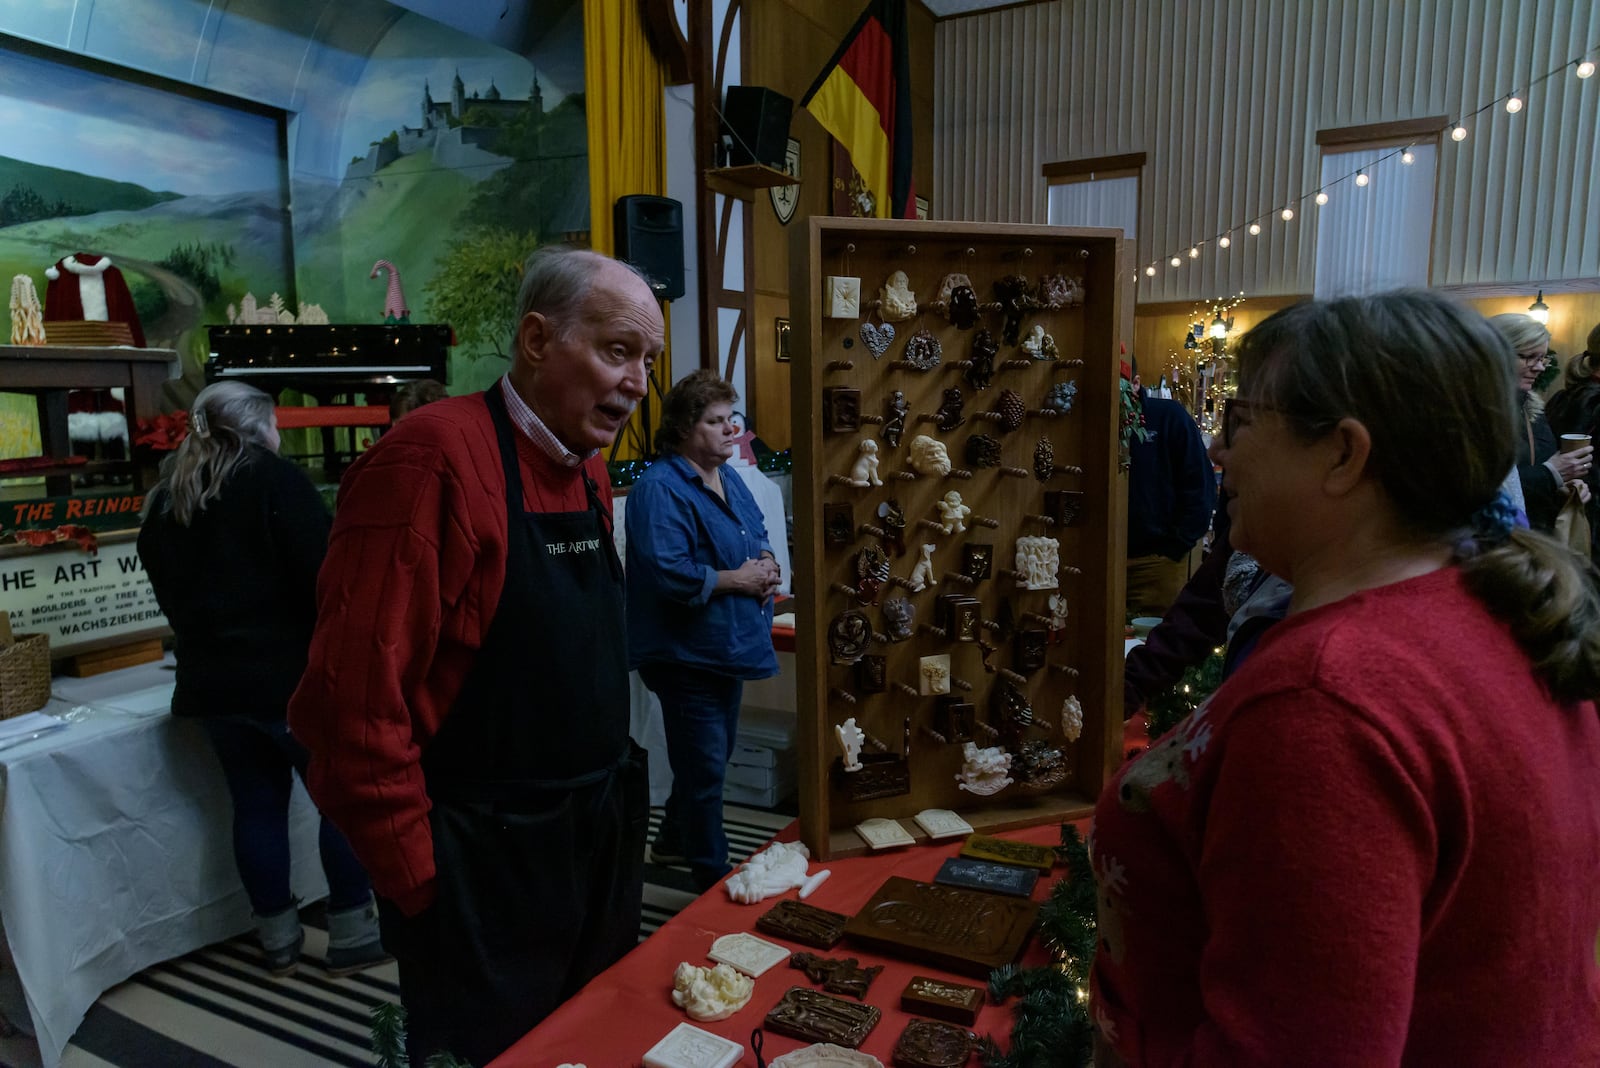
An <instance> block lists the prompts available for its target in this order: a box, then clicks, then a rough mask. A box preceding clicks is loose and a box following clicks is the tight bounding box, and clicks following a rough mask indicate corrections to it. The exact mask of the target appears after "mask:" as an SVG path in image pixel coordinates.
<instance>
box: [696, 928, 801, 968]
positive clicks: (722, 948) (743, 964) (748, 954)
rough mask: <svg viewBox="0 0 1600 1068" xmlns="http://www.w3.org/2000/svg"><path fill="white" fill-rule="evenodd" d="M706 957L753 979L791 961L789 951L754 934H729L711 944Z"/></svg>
mask: <svg viewBox="0 0 1600 1068" xmlns="http://www.w3.org/2000/svg"><path fill="white" fill-rule="evenodd" d="M706 956H708V957H710V958H711V959H712V960H714V961H716V962H717V963H718V964H726V965H727V966H728V967H730V968H737V969H738V970H739V971H741V972H744V974H746V975H748V976H749V977H750V978H752V979H759V978H761V976H762V974H763V973H765V972H767V971H769V970H771V969H772V968H775V967H777V966H778V965H780V964H782V963H783V962H784V961H786V960H788V959H789V951H788V950H787V949H784V948H783V947H782V946H780V945H775V944H774V943H772V942H768V941H767V940H766V939H765V938H757V937H756V936H755V935H753V934H743V933H740V934H727V935H723V936H722V937H720V938H718V939H717V940H716V941H715V942H712V943H711V952H709V953H707V954H706Z"/></svg>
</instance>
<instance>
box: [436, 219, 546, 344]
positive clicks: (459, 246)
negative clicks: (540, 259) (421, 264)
mask: <svg viewBox="0 0 1600 1068" xmlns="http://www.w3.org/2000/svg"><path fill="white" fill-rule="evenodd" d="M538 245H539V237H538V235H537V234H535V233H533V232H531V231H514V230H506V229H502V228H499V227H492V226H481V227H476V228H474V229H472V230H468V231H467V232H466V233H465V234H464V235H463V236H462V237H461V238H460V239H458V240H456V241H454V242H452V243H451V244H450V247H449V248H448V249H447V250H446V252H445V255H444V258H443V259H442V260H441V261H440V262H439V267H438V270H437V271H435V273H434V276H433V278H432V279H430V280H429V282H428V284H427V285H426V286H425V287H424V292H425V293H426V294H427V298H428V312H429V316H430V318H431V319H432V320H433V321H434V322H443V323H449V324H450V325H451V326H452V327H454V328H455V332H456V343H457V344H458V345H460V346H462V347H463V348H476V349H478V350H480V351H482V350H485V349H490V350H493V353H494V355H496V356H499V357H501V358H505V357H506V356H507V355H508V354H509V353H510V352H511V346H512V340H513V335H514V334H515V332H516V326H517V287H518V286H519V285H521V284H522V263H523V260H525V259H526V258H527V256H528V253H530V252H532V251H533V250H534V249H535V248H537V247H538Z"/></svg>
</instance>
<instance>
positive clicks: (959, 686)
mask: <svg viewBox="0 0 1600 1068" xmlns="http://www.w3.org/2000/svg"><path fill="white" fill-rule="evenodd" d="M950 688H951V689H952V690H960V691H961V692H962V693H971V692H972V683H970V682H968V681H967V680H966V679H957V678H952V679H951V680H950Z"/></svg>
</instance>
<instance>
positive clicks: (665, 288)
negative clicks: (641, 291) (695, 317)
mask: <svg viewBox="0 0 1600 1068" xmlns="http://www.w3.org/2000/svg"><path fill="white" fill-rule="evenodd" d="M613 221H614V223H615V226H616V246H617V259H619V260H624V261H626V262H628V263H631V264H633V265H634V266H635V267H637V268H639V270H641V271H643V272H644V274H645V277H646V278H648V279H650V288H651V289H653V290H655V294H656V299H658V300H677V299H678V298H679V297H681V296H683V205H682V204H680V203H678V202H677V201H676V200H672V199H670V198H668V197H652V196H642V195H641V196H631V197H619V198H618V199H617V205H616V212H615V215H614V217H613Z"/></svg>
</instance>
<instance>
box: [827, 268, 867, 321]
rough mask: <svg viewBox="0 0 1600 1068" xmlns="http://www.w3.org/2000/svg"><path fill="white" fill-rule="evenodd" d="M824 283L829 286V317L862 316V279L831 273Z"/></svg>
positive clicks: (851, 317)
mask: <svg viewBox="0 0 1600 1068" xmlns="http://www.w3.org/2000/svg"><path fill="white" fill-rule="evenodd" d="M824 283H825V284H826V285H827V287H828V318H830V319H859V318H861V279H859V278H850V277H848V276H846V275H834V274H830V275H828V277H827V278H826V279H824Z"/></svg>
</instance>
